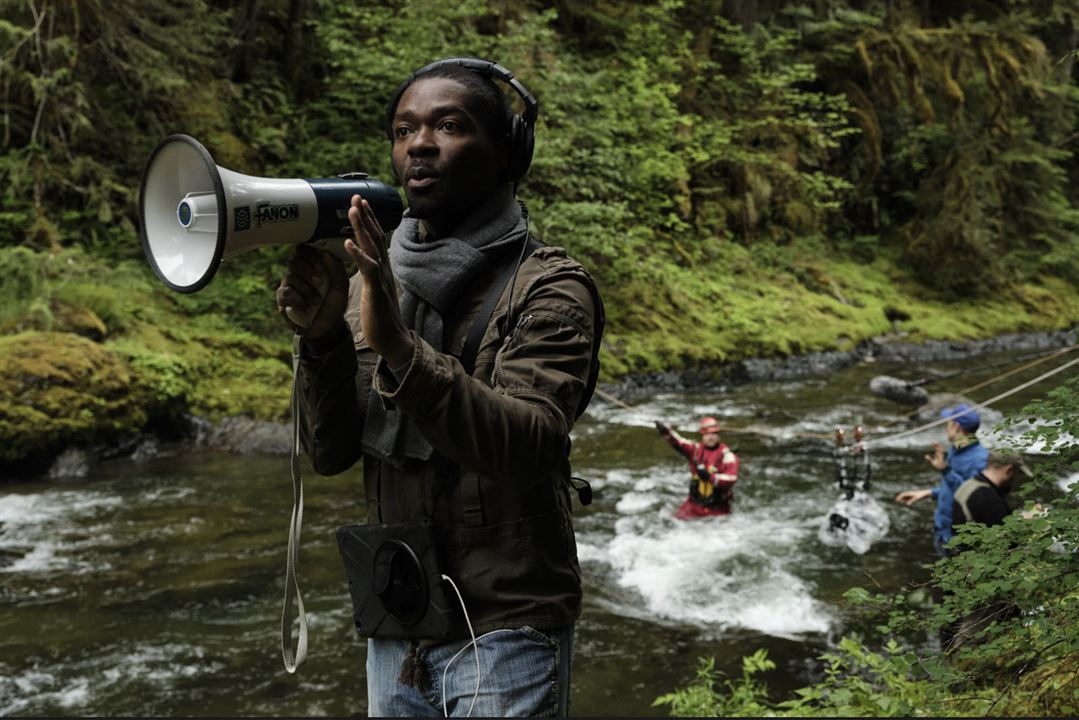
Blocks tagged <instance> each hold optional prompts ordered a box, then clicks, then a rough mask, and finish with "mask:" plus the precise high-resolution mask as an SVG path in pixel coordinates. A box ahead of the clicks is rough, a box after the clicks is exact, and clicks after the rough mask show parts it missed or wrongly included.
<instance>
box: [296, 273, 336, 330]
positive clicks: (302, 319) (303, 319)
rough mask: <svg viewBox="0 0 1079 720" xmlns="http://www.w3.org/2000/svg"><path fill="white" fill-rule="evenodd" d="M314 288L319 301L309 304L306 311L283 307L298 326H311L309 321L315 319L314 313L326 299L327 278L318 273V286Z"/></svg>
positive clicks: (328, 282)
mask: <svg viewBox="0 0 1079 720" xmlns="http://www.w3.org/2000/svg"><path fill="white" fill-rule="evenodd" d="M315 289H316V290H318V295H319V301H318V302H317V303H316V304H314V305H312V306H310V307H309V308H308V310H307V311H306V312H302V311H300V310H298V309H296V308H294V307H292V306H287V307H285V315H286V316H288V319H289V320H291V321H292V322H293V323H295V324H296V325H297V326H298V327H301V328H304V329H306V328H309V327H311V322H312V321H313V320H314V319H315V314H316V313H317V312H318V311H319V309H320V308H321V307H322V301H323V300H325V299H326V291H327V290H329V289H330V281H329V278H327V277H325V276H324V275H320V276H319V283H318V286H317V287H316V288H315Z"/></svg>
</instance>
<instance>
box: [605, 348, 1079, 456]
mask: <svg viewBox="0 0 1079 720" xmlns="http://www.w3.org/2000/svg"><path fill="white" fill-rule="evenodd" d="M1076 349H1079V345H1071V346H1069V347H1066V348H1062V349H1060V350H1058V351H1055V352H1053V353H1050V354H1048V355H1044V356H1042V357H1040V358H1038V359H1036V360H1034V361H1033V362H1029V363H1026V364H1025V365H1022V366H1021V367H1018V368H1014V369H1012V370H1009V371H1008V372H1006V373H1001V374H1000V375H997V376H995V377H993V378H990V379H989V380H986V381H985V382H982V383H979V384H977V385H973V386H971V387H969V388H964V389H963V390H960V391H959V393H958V394H960V395H965V394H967V393H969V392H973V391H975V390H980V389H981V388H983V387H986V386H988V385H992V384H993V383H996V382H999V381H1000V380H1003V379H1004V378H1007V377H1011V376H1012V375H1015V374H1016V373H1020V372H1023V371H1024V370H1029V369H1030V368H1032V367H1035V366H1037V365H1040V364H1041V363H1043V362H1048V361H1049V360H1053V359H1054V358H1059V357H1061V356H1062V355H1067V354H1068V353H1070V352H1072V351H1074V350H1076ZM1076 363H1079V358H1076V359H1075V360H1072V361H1070V362H1067V363H1065V364H1064V365H1061V366H1060V367H1058V368H1056V369H1054V370H1050V371H1049V372H1047V373H1043V374H1042V375H1039V376H1038V377H1036V378H1034V379H1033V380H1029V381H1027V382H1025V383H1023V384H1022V385H1019V386H1017V387H1014V388H1012V389H1011V390H1008V391H1007V392H1003V393H1001V394H1000V395H997V396H996V397H993V398H990V399H989V400H986V401H985V402H983V403H979V404H977V405H974V406H973V408H972V409H975V410H978V409H982V408H987V407H989V406H990V405H992V404H993V403H995V402H998V401H999V400H1003V399H1004V398H1006V397H1009V396H1011V395H1014V394H1015V393H1017V392H1021V391H1022V390H1026V389H1027V388H1028V387H1030V386H1032V385H1036V384H1038V383H1039V382H1041V381H1042V380H1045V379H1046V378H1049V377H1052V376H1053V375H1056V374H1057V373H1059V372H1062V371H1064V370H1066V369H1068V368H1069V367H1071V366H1072V365H1075V364H1076ZM595 392H596V395H597V396H599V397H600V398H602V399H604V400H607V401H608V402H611V403H614V404H615V405H618V406H619V407H622V408H624V409H626V410H630V411H633V410H635V408H634V407H632V406H630V405H627V404H626V403H624V402H622V401H621V400H619V399H618V398H616V397H614V396H612V395H610V394H608V393H605V392H603V391H602V390H600V389H599V388H597V389H596V391H595ZM925 407H927V405H922V406H921V407H919V408H918V409H917V410H914V411H912V412H910V413H909V414H907V415H906V416H905V417H908V418H909V417H913V416H914V415H916V414H917V413H918V412H920V411H921V410H922V409H923V408H925ZM953 417H954V416H949V417H945V418H940V419H937V420H933V421H932V422H929V423H926V424H924V425H920V426H918V427H916V428H911V429H910V430H904V431H903V432H900V433H896V434H894V435H888V436H885V437H883V438H878V439H875V440H865V441H863V442H864V444H865V446H866V447H869V446H870V445H880V444H881V443H884V442H886V441H894V440H898V439H902V438H905V437H909V436H911V435H917V434H918V433H920V432H922V431H923V430H928V429H929V428H933V427H936V426H938V425H943V424H945V423H947V422H948V421H949V420H951V419H952V418H953ZM722 430H723V432H725V433H736V434H737V433H745V434H752V435H764V436H766V437H779V436H780V434H779V433H774V432H767V431H764V430H762V429H759V428H751V427H726V426H724V427H723V428H722ZM867 434H871V433H867ZM784 437H795V438H809V439H813V440H831V439H832V436H831V435H824V434H820V433H801V432H799V433H789V434H786V435H784Z"/></svg>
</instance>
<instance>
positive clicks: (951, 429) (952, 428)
mask: <svg viewBox="0 0 1079 720" xmlns="http://www.w3.org/2000/svg"><path fill="white" fill-rule="evenodd" d="M962 430H963V428H961V427H959V423H957V422H956V421H955V420H949V421H948V429H947V433H948V442H955V439H956V438H957V437H959V434H960V433H961V432H962Z"/></svg>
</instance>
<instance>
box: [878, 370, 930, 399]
mask: <svg viewBox="0 0 1079 720" xmlns="http://www.w3.org/2000/svg"><path fill="white" fill-rule="evenodd" d="M869 392H871V393H873V394H874V395H879V396H881V397H884V398H888V399H889V400H892V401H893V402H897V403H902V404H904V405H924V404H925V403H926V402H928V401H929V392H928V391H926V389H925V388H924V387H922V386H920V385H912V384H910V383H909V382H907V381H906V380H900V379H899V378H894V377H890V376H888V375H877V376H876V377H875V378H873V379H872V380H870V381H869Z"/></svg>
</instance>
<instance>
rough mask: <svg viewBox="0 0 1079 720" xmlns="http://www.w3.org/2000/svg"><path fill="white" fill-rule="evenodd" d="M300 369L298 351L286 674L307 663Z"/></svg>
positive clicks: (284, 626) (284, 615) (284, 622)
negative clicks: (296, 629)
mask: <svg viewBox="0 0 1079 720" xmlns="http://www.w3.org/2000/svg"><path fill="white" fill-rule="evenodd" d="M299 366H300V355H299V350H298V349H294V350H293V353H292V400H291V405H292V454H291V456H290V458H289V459H290V462H291V467H292V522H291V523H290V524H289V528H288V556H287V559H286V561H285V603H284V607H283V608H282V610H281V659H282V660H284V661H285V670H287V671H288V672H289V673H294V672H296V671H297V670H298V669H299V667H300V665H303V661H304V660H306V659H307V615H306V613H304V609H303V598H302V597H301V596H300V581H299V579H298V578H297V577H296V569H297V568H298V567H299V566H300V526H301V524H302V523H303V479H302V478H301V477H300V393H299V390H298V388H297V382H296V380H297V376H298V371H299ZM293 595H295V596H296V609H297V613H298V615H299V619H300V634H299V637H298V638H297V639H296V653H295V655H294V654H293V652H292V618H293V614H292V596H293Z"/></svg>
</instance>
